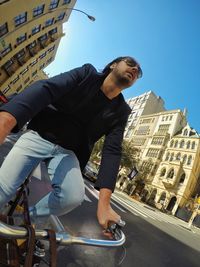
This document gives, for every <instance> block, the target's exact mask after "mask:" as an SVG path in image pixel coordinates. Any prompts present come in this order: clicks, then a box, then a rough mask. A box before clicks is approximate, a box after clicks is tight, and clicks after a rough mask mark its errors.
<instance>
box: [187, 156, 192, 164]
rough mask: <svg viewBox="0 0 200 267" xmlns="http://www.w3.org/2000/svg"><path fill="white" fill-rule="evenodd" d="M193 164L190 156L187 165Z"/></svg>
mask: <svg viewBox="0 0 200 267" xmlns="http://www.w3.org/2000/svg"><path fill="white" fill-rule="evenodd" d="M191 163H192V156H189V157H188V161H187V165H191Z"/></svg>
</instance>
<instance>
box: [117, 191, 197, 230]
mask: <svg viewBox="0 0 200 267" xmlns="http://www.w3.org/2000/svg"><path fill="white" fill-rule="evenodd" d="M115 193H116V195H119V196H121V197H122V198H123V199H127V200H129V201H132V202H134V203H135V204H136V205H138V206H142V207H144V208H147V209H149V210H152V211H154V212H156V213H161V214H164V215H166V216H168V217H170V218H172V219H173V220H174V221H175V222H176V224H177V225H179V226H181V227H183V228H184V229H187V230H188V231H191V232H193V233H195V234H199V235H200V228H198V227H196V226H194V225H192V227H189V226H188V222H185V221H183V220H181V219H179V218H177V217H176V216H174V215H170V214H167V213H163V212H161V211H160V210H159V209H156V208H154V207H151V206H149V205H148V204H146V203H143V202H140V201H137V200H135V199H133V198H132V197H130V196H129V195H127V194H126V193H124V192H122V191H120V190H118V189H115V192H114V194H115Z"/></svg>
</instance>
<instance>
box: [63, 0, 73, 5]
mask: <svg viewBox="0 0 200 267" xmlns="http://www.w3.org/2000/svg"><path fill="white" fill-rule="evenodd" d="M70 2H71V0H63V5H67V4H69V3H70Z"/></svg>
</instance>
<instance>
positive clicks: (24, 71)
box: [20, 67, 28, 75]
mask: <svg viewBox="0 0 200 267" xmlns="http://www.w3.org/2000/svg"><path fill="white" fill-rule="evenodd" d="M27 71H28V67H27V68H25V69H24V70H23V71H22V72H20V74H22V75H24V74H25V73H26V72H27Z"/></svg>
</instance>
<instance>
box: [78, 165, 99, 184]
mask: <svg viewBox="0 0 200 267" xmlns="http://www.w3.org/2000/svg"><path fill="white" fill-rule="evenodd" d="M82 173H83V176H84V177H86V178H87V179H88V180H90V181H92V182H95V181H96V180H97V174H98V169H97V167H96V165H95V164H94V163H92V162H88V163H87V165H86V166H85V169H84V170H83V172H82Z"/></svg>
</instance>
